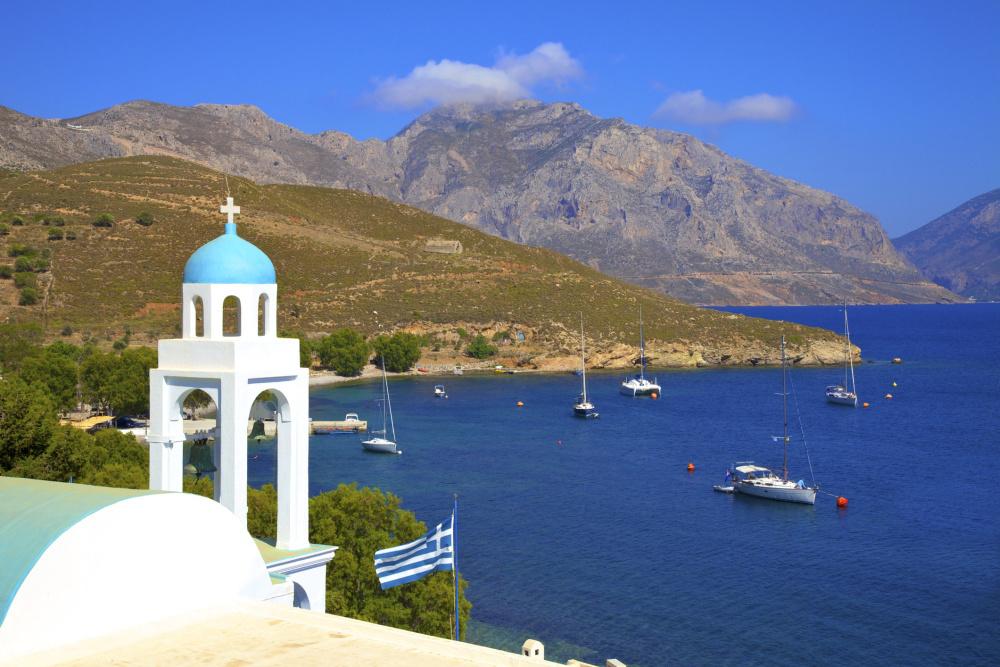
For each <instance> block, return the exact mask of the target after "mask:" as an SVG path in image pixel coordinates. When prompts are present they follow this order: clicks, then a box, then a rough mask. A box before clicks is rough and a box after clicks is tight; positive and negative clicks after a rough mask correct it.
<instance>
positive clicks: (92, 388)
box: [80, 347, 156, 414]
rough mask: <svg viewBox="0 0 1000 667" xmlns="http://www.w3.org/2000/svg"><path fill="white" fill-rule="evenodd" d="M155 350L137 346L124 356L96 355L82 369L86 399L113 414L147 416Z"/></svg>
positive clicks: (82, 384)
mask: <svg viewBox="0 0 1000 667" xmlns="http://www.w3.org/2000/svg"><path fill="white" fill-rule="evenodd" d="M154 366H156V351H155V350H153V349H152V348H148V347H134V348H129V349H127V350H124V351H123V352H122V353H121V355H117V354H114V353H106V352H94V353H92V354H91V355H89V356H88V357H87V359H86V360H85V361H84V362H83V365H82V366H81V368H80V383H81V388H82V390H83V398H84V400H85V401H87V402H89V403H90V404H91V405H94V406H97V407H100V408H102V409H104V410H107V411H108V412H109V413H110V414H130V413H131V414H144V413H146V412H147V411H148V409H149V369H150V368H153V367H154Z"/></svg>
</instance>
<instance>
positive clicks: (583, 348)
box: [580, 313, 587, 403]
mask: <svg viewBox="0 0 1000 667" xmlns="http://www.w3.org/2000/svg"><path fill="white" fill-rule="evenodd" d="M580 366H581V367H582V368H583V402H584V403H586V402H587V340H586V338H584V337H583V313H580Z"/></svg>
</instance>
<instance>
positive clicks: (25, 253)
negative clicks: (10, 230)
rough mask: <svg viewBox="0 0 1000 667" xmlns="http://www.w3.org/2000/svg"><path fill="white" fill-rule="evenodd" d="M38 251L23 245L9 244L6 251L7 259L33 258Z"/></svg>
mask: <svg viewBox="0 0 1000 667" xmlns="http://www.w3.org/2000/svg"><path fill="white" fill-rule="evenodd" d="M37 254H38V251H37V250H35V249H34V248H32V247H31V246H30V245H27V244H25V243H11V244H10V248H8V249H7V255H8V256H9V257H34V256H35V255H37Z"/></svg>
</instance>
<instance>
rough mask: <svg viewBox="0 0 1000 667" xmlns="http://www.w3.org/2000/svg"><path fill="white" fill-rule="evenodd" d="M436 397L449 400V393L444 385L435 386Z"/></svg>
mask: <svg viewBox="0 0 1000 667" xmlns="http://www.w3.org/2000/svg"><path fill="white" fill-rule="evenodd" d="M434 396H435V398H448V392H446V391H445V390H444V385H443V384H436V385H434Z"/></svg>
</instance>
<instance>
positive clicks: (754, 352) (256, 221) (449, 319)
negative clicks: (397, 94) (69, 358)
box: [0, 156, 840, 365]
mask: <svg viewBox="0 0 1000 667" xmlns="http://www.w3.org/2000/svg"><path fill="white" fill-rule="evenodd" d="M228 188H229V190H230V191H231V193H232V196H233V197H234V198H235V200H236V203H237V204H238V205H240V206H241V207H242V210H243V214H242V215H241V216H239V217H238V219H237V221H238V222H239V223H240V224H239V233H240V234H241V235H242V236H243V237H245V238H247V239H248V240H250V241H252V242H253V243H255V244H257V245H258V246H259V247H260V248H261V249H263V250H264V251H265V252H266V253H267V254H268V255H269V256H270V257H271V259H272V260H273V262H274V264H275V268H276V270H277V273H278V283H279V307H280V310H279V326H280V327H281V328H282V329H284V330H293V331H299V332H303V333H304V334H306V335H307V336H315V335H319V334H322V333H326V332H329V331H331V330H333V329H335V328H337V327H343V326H349V327H353V328H355V329H358V330H360V331H362V332H364V333H366V334H371V333H374V332H376V331H377V330H379V329H380V328H381V329H383V330H391V329H399V328H408V329H409V330H411V331H415V332H418V333H423V334H425V335H427V336H429V337H440V339H441V340H448V341H450V340H452V339H454V340H457V336H458V335H459V333H462V334H464V333H466V331H471V332H473V333H480V332H484V333H487V334H489V333H491V332H496V331H519V332H522V333H523V334H524V337H525V344H526V345H528V346H529V347H530V346H531V345H535V346H536V348H537V349H539V350H542V349H551V350H556V349H562V350H563V351H569V350H572V349H575V345H576V342H574V341H575V340H577V339H576V336H577V334H576V333H575V332H576V331H577V330H578V327H579V316H580V312H581V311H583V312H584V314H585V317H586V321H587V334H588V338H591V339H593V341H594V344H596V346H597V349H595V355H599V354H601V353H602V350H603V351H604V353H605V354H608V355H612V356H613V354H614V353H613V350H615V349H617V350H619V352H618V354H619V356H622V357H627V356H628V354H629V352H622V350H631V349H632V346H633V345H634V344H635V342H636V341H637V338H638V321H637V314H638V310H639V307H640V305H641V306H642V309H643V312H644V316H645V322H646V335H647V339H652V340H654V341H656V345H657V349H659V350H660V351H661V352H662V353H664V354H667V353H670V354H673V355H674V357H676V358H673V359H667V358H666V356H665V357H664V358H663V360H664V361H665V362H666V363H672V364H674V365H685V363H684V359H683V357H684V355H687V356H688V357H690V358H692V359H698V360H699V363H701V362H702V360H703V361H704V363H757V361H758V360H764V361H767V360H768V359H770V360H773V358H774V356H775V355H776V346H777V340H778V336H779V334H780V333H781V332H784V333H786V335H788V336H789V340H790V343H791V349H792V351H793V353H795V354H798V355H799V356H800V357H802V360H803V361H805V362H806V363H810V362H817V361H819V362H831V363H833V362H835V357H837V352H836V350H837V349H839V345H840V342H839V339H838V338H837V337H836V336H835V335H834V334H832V333H831V332H827V331H824V330H820V329H813V328H808V327H803V326H800V325H795V324H788V323H774V322H770V321H766V320H759V319H754V318H748V317H743V316H738V315H731V314H726V313H721V312H717V311H712V310H705V309H701V308H697V307H694V306H690V305H686V304H683V303H680V302H678V301H675V300H673V299H670V298H668V297H665V296H662V295H660V294H657V293H655V292H653V291H650V290H645V289H642V288H639V287H635V286H631V285H628V284H626V283H623V282H621V281H619V280H616V279H613V278H610V277H608V276H605V275H603V274H601V273H599V272H597V271H595V270H593V269H591V268H588V267H587V266H585V265H583V264H580V263H579V262H576V261H574V260H571V259H569V258H567V257H565V256H562V255H559V254H557V253H555V252H553V251H550V250H546V249H540V248H532V247H526V246H522V245H517V244H515V243H512V242H509V241H505V240H503V239H500V238H497V237H495V236H490V235H487V234H484V233H482V232H479V231H477V230H474V229H472V228H470V227H466V226H464V225H461V224H458V223H454V222H450V221H448V220H445V219H443V218H439V217H436V216H434V215H431V214H428V213H424V212H422V211H420V210H417V209H415V208H412V207H409V206H406V205H402V204H397V203H394V202H391V201H388V200H386V199H381V198H378V197H375V196H370V195H365V194H361V193H358V192H355V191H349V190H333V189H327V188H321V187H311V186H292V185H258V184H255V183H253V182H251V181H249V180H246V179H243V178H237V177H233V176H229V177H228ZM226 190H227V177H226V176H225V175H224V174H222V173H219V172H216V171H212V170H210V169H208V168H205V167H202V166H199V165H196V164H193V163H191V162H186V161H182V160H179V159H175V158H168V157H150V156H142V157H131V158H120V159H109V160H102V161H98V162H91V163H87V164H81V165H74V166H69V167H63V168H60V169H55V170H52V171H43V172H29V173H23V174H6V175H3V176H0V223H2V224H4V225H5V226H6V227H5V228H6V229H7V231H8V233H7V234H6V235H4V236H0V248H2V250H3V255H4V257H5V258H6V259H4V260H2V261H6V262H8V263H9V264H10V265H11V266H13V263H14V260H13V259H12V258H9V257H8V255H9V254H10V250H11V248H12V247H13V246H14V244H21V245H22V246H25V245H26V246H30V247H32V248H34V249H36V250H38V251H39V252H44V249H48V250H49V254H50V257H49V258H48V259H49V262H50V270H49V272H48V273H45V274H39V281H38V289H39V292H40V300H39V303H37V304H36V305H30V306H19V305H17V303H18V292H17V291H16V290H15V288H14V286H13V284H12V281H10V280H0V320H2V319H7V320H16V321H37V322H40V323H42V324H43V325H44V327H45V330H46V332H47V335H48V337H50V338H51V337H56V336H58V335H59V334H60V333H61V334H62V335H70V332H71V331H72V332H73V333H72V335H74V336H83V337H87V336H95V337H105V338H108V339H109V340H110V339H111V338H117V337H119V336H121V335H123V334H125V333H131V335H132V336H133V338H132V339H133V340H138V341H139V342H143V339H148V340H150V341H151V340H152V339H155V338H157V337H163V336H173V335H177V334H178V332H179V327H180V309H179V299H180V288H181V278H182V272H183V267H184V263H185V262H186V261H187V258H188V257H189V256H190V255H191V253H193V252H194V251H195V250H196V249H197V248H198V247H199V246H200V245H201V244H203V243H205V242H207V241H209V240H211V239H212V238H214V237H215V236H218V235H219V234H220V233H222V230H223V222H224V216H222V215H221V214H219V213H218V207H219V204H220V203H221V202H222V201H223V200H224V197H225V195H226ZM142 213H147V214H149V215H151V217H152V224H148V225H143V224H139V223H138V222H136V218H137V217H139V216H140V214H142ZM102 214H110V215H111V217H112V218H113V219H114V222H113V224H112V225H111V226H109V227H100V226H94V225H93V222H94V221H95V220H98V218H99V217H100V216H101V215H102ZM15 217H20V218H21V219H23V220H24V224H21V225H15V224H11V221H12V220H13V219H14V218H15ZM146 222H149V221H148V220H146ZM46 223H48V224H46ZM55 225H59V226H58V229H59V230H60V231H62V232H63V238H62V239H57V240H50V239H49V237H50V235H51V232H52V230H54V229H56V228H57V227H56V226H55ZM69 236H74V237H75V238H74V239H73V240H68V238H67V237H69ZM430 239H446V240H453V241H459V242H460V243H461V245H462V248H463V251H462V252H461V253H459V254H437V253H431V252H427V251H425V250H424V247H425V244H426V242H427V241H428V240H430ZM460 330H465V331H460ZM456 332H459V333H456ZM623 345H624V346H627V347H624V348H623V347H622V346H623ZM654 356H655V354H654ZM609 358H610V357H609ZM690 365H693V364H690Z"/></svg>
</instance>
